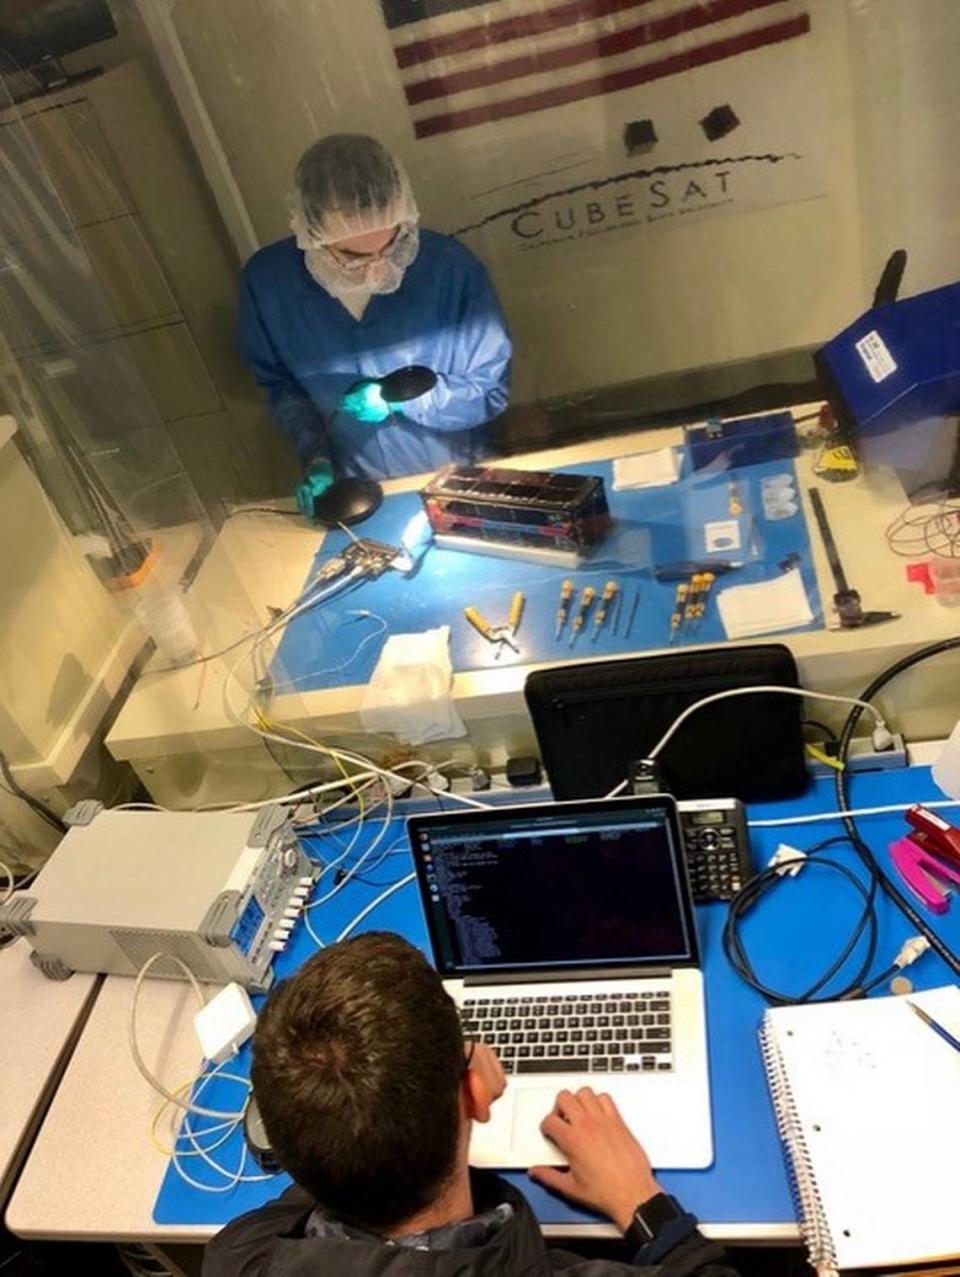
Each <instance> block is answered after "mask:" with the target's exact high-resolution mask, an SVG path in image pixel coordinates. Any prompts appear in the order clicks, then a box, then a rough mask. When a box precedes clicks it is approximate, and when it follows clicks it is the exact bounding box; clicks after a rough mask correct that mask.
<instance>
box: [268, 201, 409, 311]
mask: <svg viewBox="0 0 960 1277" xmlns="http://www.w3.org/2000/svg"><path fill="white" fill-rule="evenodd" d="M292 228H293V230H294V233H295V234H296V237H297V247H298V248H300V249H301V250H302V251H303V255H304V263H305V265H306V267H307V270H308V271H309V273H310V275H311V277H312V278H313V279H314V280H315V281H316V282H317V283H318V284H320V285H321V287H322V288H325V289H326V290H327V292H328V293H331V294H332V295H333V296H334V297H337V298H340V299H341V300H342V299H344V298H347V297H353V298H354V299H356V298H357V297H359V296H363V295H364V294H365V295H366V296H367V297H370V296H373V295H375V294H385V293H395V292H396V291H397V289H398V288H399V287H400V285H401V284H402V283H403V277H404V275H405V274H406V272H407V269H408V268H409V267H410V266H411V265H412V263H413V262H414V261H415V260H416V256H417V253H418V252H419V249H420V229H419V227H418V226H417V225H416V224H415V223H412V224H411V223H405V224H402V225H401V227H400V230H399V231H398V233H397V236H396V238H395V239H394V241H393V243H392V244H390V245H389V247H388V248H386V249H384V251H383V253H382V254H381V255H379V256H377V257H375V258H373V259H372V260H371V261H366V262H364V261H360V262H356V263H352V262H344V261H342V260H340V259H339V258H337V257H335V256H334V254H333V253H332V252H331V251H330V249H329V248H328V247H326V246H325V245H318V244H317V242H316V240H315V239H314V238H313V236H312V235H311V234H310V232H309V230H307V228H306V226H305V225H304V222H303V220H302V219H301V218H299V217H294V219H293V222H292Z"/></svg>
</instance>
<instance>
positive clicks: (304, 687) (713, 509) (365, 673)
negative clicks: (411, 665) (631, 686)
mask: <svg viewBox="0 0 960 1277" xmlns="http://www.w3.org/2000/svg"><path fill="white" fill-rule="evenodd" d="M565 469H566V470H567V471H568V472H569V473H577V474H602V475H603V478H604V481H605V484H606V490H607V498H608V501H609V504H610V510H611V513H612V515H613V517H614V519H615V526H614V529H613V531H612V532H611V534H610V535H609V536H608V537H607V538H606V539H605V541H604V542H603V544H602V545H600V546H599V547H598V548H597V551H596V554H595V556H594V557H593V558H591V559H589V560H588V561H587V562H586V563H585V564H584V566H583V567H582V568H581V569H580V570H579V571H577V572H571V571H569V570H567V569H563V568H553V567H542V566H539V565H537V564H533V563H525V562H518V561H516V560H512V559H504V558H497V557H496V556H494V555H476V554H463V553H461V552H459V551H455V550H447V549H440V548H438V547H436V546H433V547H431V548H430V549H429V550H428V552H427V554H426V555H425V556H424V558H423V560H422V561H421V563H420V565H419V567H418V569H417V571H416V573H415V575H413V576H411V577H403V576H401V575H400V574H399V573H397V572H387V573H385V574H384V575H383V576H382V577H380V578H379V580H376V581H364V582H362V583H361V584H359V585H358V586H356V587H354V588H352V589H348V590H347V591H346V592H345V593H344V594H343V595H341V596H337V597H334V598H332V599H331V600H330V601H329V602H328V603H326V604H323V605H322V606H320V607H318V608H316V609H314V610H313V611H311V612H308V613H305V614H304V615H303V616H301V617H298V618H297V619H296V620H294V621H293V622H291V624H290V625H289V626H288V627H287V630H286V633H285V635H284V637H283V641H282V642H281V644H280V648H279V652H278V654H277V659H276V661H275V663H274V669H273V674H274V679H275V681H276V688H277V692H278V693H279V694H283V693H284V692H285V691H294V690H295V691H299V692H307V691H314V690H317V689H318V688H330V687H347V686H353V685H355V684H361V683H366V682H368V681H369V679H370V675H371V674H372V673H373V670H374V667H375V666H376V663H377V661H378V659H379V656H380V652H381V650H382V647H383V644H384V642H385V641H386V639H387V637H388V635H389V634H397V633H418V632H420V631H421V630H427V629H433V628H434V627H436V626H439V625H449V626H450V630H451V634H450V655H451V660H452V662H453V668H454V670H455V671H456V672H457V673H461V672H464V671H469V670H480V669H490V668H498V667H500V666H506V665H510V664H514V665H518V664H522V665H528V664H533V663H538V662H549V661H558V660H564V661H566V660H571V659H573V660H577V659H584V658H586V657H594V656H604V655H615V654H621V653H626V652H637V651H644V650H647V649H651V648H658V647H664V646H665V645H666V644H667V642H668V639H669V634H670V614H671V612H672V610H673V603H674V599H675V595H676V585H668V584H660V583H659V582H657V581H656V580H654V577H653V565H654V564H655V563H656V564H664V563H672V562H679V561H687V560H692V559H705V558H707V557H708V556H707V554H706V553H705V547H704V539H703V524H704V523H705V522H706V521H707V520H718V519H719V520H723V519H727V518H728V517H729V515H728V507H729V489H730V482H731V480H734V481H735V482H736V484H737V486H738V495H739V498H740V501H741V502H742V504H743V507H744V510H745V511H747V512H751V513H752V515H753V518H754V520H755V534H754V535H753V536H750V537H749V544H748V546H746V547H744V550H743V551H739V552H728V553H725V554H723V555H719V554H718V555H717V556H715V557H724V558H732V559H739V558H743V557H747V555H748V554H749V553H750V552H751V551H752V552H753V553H756V554H757V557H755V558H751V559H749V561H748V562H747V563H746V566H744V567H743V568H742V569H740V570H738V571H736V572H732V573H730V574H729V575H727V576H723V577H720V578H718V580H717V583H716V585H715V586H714V589H713V594H712V596H711V598H710V601H709V606H708V608H707V614H706V616H705V618H704V620H703V623H702V624H701V625H699V626H698V627H697V629H696V632H695V633H692V634H689V635H686V636H683V637H681V638H680V640H679V642H678V644H677V646H680V645H681V644H682V643H685V642H688V643H704V644H708V643H720V642H723V641H724V638H725V636H724V633H723V627H722V625H721V624H720V618H719V616H718V614H717V607H716V594H717V592H718V591H719V590H721V589H723V588H725V587H726V586H728V585H741V584H743V585H745V584H749V583H753V582H757V581H764V580H769V579H771V578H773V577H776V576H777V575H778V574H779V573H780V571H781V564H783V563H785V562H787V561H788V560H792V561H795V562H796V563H797V564H798V566H799V567H800V571H801V573H802V576H803V582H804V585H805V587H806V591H807V596H808V598H809V601H810V608H811V611H812V612H813V615H814V618H815V619H814V622H813V623H812V625H810V626H805V627H801V628H805V629H815V628H819V627H820V625H821V624H822V614H821V608H820V595H819V591H818V589H817V580H816V573H815V571H814V566H813V559H812V554H811V548H810V538H809V536H808V535H807V526H806V520H805V519H804V516H803V514H802V512H799V511H798V513H797V514H795V515H794V516H793V517H791V518H788V519H784V520H782V521H779V522H773V523H771V522H768V521H767V520H766V519H764V517H763V504H762V499H761V483H762V481H763V480H764V479H766V478H770V477H772V476H774V475H783V474H788V473H790V474H793V477H794V482H795V483H797V479H796V472H795V470H794V467H793V463H792V462H791V461H774V462H769V463H766V464H764V465H757V466H748V467H742V468H739V469H736V470H733V471H729V472H727V473H725V474H721V475H713V476H707V477H704V476H703V475H691V474H689V473H688V474H686V475H685V476H684V478H683V479H682V480H681V481H680V482H679V483H677V484H673V485H671V486H669V487H665V488H648V489H642V490H637V491H633V492H614V491H613V471H612V464H611V463H610V462H609V461H604V462H595V463H589V464H584V465H577V466H568V467H565ZM798 500H799V499H798ZM421 509H422V505H421V501H420V497H419V495H418V494H417V493H416V492H408V493H401V494H398V495H395V496H391V497H387V499H386V500H385V501H384V503H383V505H382V506H381V508H380V510H379V511H378V512H377V513H376V514H375V515H374V516H373V517H372V518H371V519H369V520H368V521H367V522H365V523H364V524H363V527H362V529H361V531H362V535H363V536H365V537H370V538H372V539H373V540H375V541H383V542H386V543H387V544H390V545H399V544H400V538H401V535H402V533H403V530H404V528H405V527H406V525H407V523H408V522H409V520H410V519H411V518H412V517H413V516H414V515H415V514H417V513H418V511H420V510H421ZM345 542H346V536H345V535H344V533H342V532H331V533H329V534H328V536H327V537H326V539H325V541H324V544H323V547H322V549H321V551H320V554H319V555H318V557H317V562H316V563H315V564H314V566H313V568H312V569H311V576H312V575H313V573H314V572H315V571H316V568H317V567H318V566H319V564H320V563H321V562H322V561H323V560H324V559H326V558H328V557H329V556H330V555H331V554H333V553H335V552H336V551H338V550H340V549H342V548H343V546H344V544H345ZM794 556H795V557H794ZM567 577H571V578H572V579H573V581H574V583H575V585H576V586H577V588H578V591H579V589H580V588H581V587H583V586H585V585H593V586H595V587H596V588H597V590H598V592H599V591H600V590H602V589H603V585H604V582H605V581H606V580H607V579H609V578H614V579H615V580H617V581H618V582H619V584H620V586H621V588H622V590H623V597H622V599H621V607H622V608H623V613H622V615H621V616H619V617H617V618H616V622H617V623H614V624H608V625H607V626H606V627H605V629H604V630H603V631H601V633H600V635H599V637H598V638H597V640H596V641H592V640H591V635H590V634H589V633H585V634H582V635H581V636H580V637H579V639H578V640H577V643H576V646H575V647H573V648H571V647H570V646H569V642H568V636H569V627H568V629H567V632H566V633H565V634H564V635H563V636H562V638H561V640H560V641H559V642H558V641H557V640H556V638H555V624H556V620H555V619H556V611H557V605H558V602H559V596H560V583H561V582H562V581H563V580H564V579H565V578H567ZM515 590H522V591H523V592H524V594H525V595H526V600H527V601H526V611H525V614H524V618H523V623H522V625H521V628H520V633H519V636H518V642H519V647H520V653H519V655H517V654H514V653H513V652H511V651H510V649H509V648H504V649H503V650H502V651H501V654H500V656H499V657H497V656H496V651H495V648H494V646H493V645H492V644H490V643H488V642H487V641H486V640H485V639H483V638H482V637H481V636H480V635H479V634H477V633H476V631H475V630H474V629H473V628H472V627H471V626H470V625H469V624H468V623H467V621H466V620H465V619H464V617H463V609H464V607H467V606H468V605H471V604H472V605H473V606H475V607H478V608H479V609H480V611H481V612H482V613H483V615H484V616H485V617H486V618H487V620H488V621H489V622H490V623H491V624H493V625H496V624H502V623H504V622H505V621H506V619H507V614H508V612H509V609H510V600H511V597H512V595H513V593H514V591H515ZM638 591H639V603H638V606H637V609H636V613H635V618H634V621H633V625H632V628H631V630H630V633H629V635H628V634H627V633H626V627H627V620H628V618H629V613H630V611H631V609H632V607H633V600H634V597H635V596H636V594H637V592H638ZM577 597H579V594H578V596H577ZM358 612H369V613H372V614H374V615H373V616H366V615H363V616H358V615H357V613H358ZM376 618H382V620H378V619H376ZM384 623H385V624H386V626H387V628H386V629H384Z"/></svg>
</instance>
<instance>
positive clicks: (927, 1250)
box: [767, 986, 960, 1268]
mask: <svg viewBox="0 0 960 1277" xmlns="http://www.w3.org/2000/svg"><path fill="white" fill-rule="evenodd" d="M910 1000H911V1001H914V1002H916V1003H917V1005H918V1006H921V1007H923V1009H924V1010H925V1011H927V1012H928V1014H929V1015H931V1016H933V1018H934V1019H936V1020H938V1021H939V1022H940V1023H941V1024H942V1025H943V1026H944V1027H945V1028H946V1029H948V1030H949V1031H950V1032H951V1033H953V1035H954V1036H955V1037H958V1038H960V988H957V987H956V986H948V987H946V988H942V989H934V990H930V991H928V992H926V993H919V994H911V995H910ZM767 1023H768V1025H769V1026H771V1031H772V1032H773V1034H774V1036H775V1038H776V1043H777V1046H778V1048H779V1050H780V1053H781V1056H782V1060H783V1067H784V1070H785V1073H786V1076H787V1078H788V1079H789V1086H790V1092H791V1094H792V1097H793V1102H794V1105H795V1107H796V1117H797V1120H798V1122H799V1126H800V1128H801V1131H802V1136H803V1139H804V1141H805V1143H806V1147H807V1151H808V1153H809V1157H810V1162H811V1164H812V1167H813V1172H814V1177H815V1180H816V1183H817V1186H818V1188H819V1191H820V1196H821V1199H822V1203H823V1210H824V1214H825V1216H826V1219H827V1222H828V1225H829V1229H830V1233H831V1237H832V1240H833V1244H834V1248H835V1251H836V1255H837V1263H838V1265H839V1266H840V1267H841V1268H856V1267H860V1266H863V1267H869V1266H870V1265H873V1264H895V1263H909V1262H911V1261H914V1260H928V1259H930V1260H932V1259H939V1258H944V1257H953V1256H955V1255H958V1254H960V1210H958V1187H957V1185H958V1183H960V1051H955V1050H954V1049H953V1048H952V1047H951V1046H950V1045H949V1044H948V1043H946V1042H944V1041H943V1040H942V1039H941V1038H940V1037H938V1035H937V1034H936V1033H934V1031H933V1030H932V1029H931V1028H929V1027H928V1026H927V1025H926V1024H924V1023H923V1022H922V1021H921V1020H920V1019H919V1018H918V1017H917V1016H916V1015H914V1013H913V1012H912V1011H911V1010H910V1008H909V1007H908V1006H907V1005H906V1002H905V999H903V998H872V999H870V1000H868V1001H865V1002H846V1003H829V1004H827V1005H824V1006H814V1007H780V1008H777V1009H776V1010H773V1011H770V1012H768V1013H767Z"/></svg>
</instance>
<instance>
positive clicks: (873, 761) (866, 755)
mask: <svg viewBox="0 0 960 1277" xmlns="http://www.w3.org/2000/svg"><path fill="white" fill-rule="evenodd" d="M812 744H814V745H816V746H817V748H818V749H819V750H821V751H822V752H823V753H825V754H826V753H829V750H828V749H827V746H826V742H825V741H822V740H818V741H813V742H812ZM906 766H907V746H906V743H905V741H904V739H903V737H902V736H901V735H900V733H899V732H894V734H893V745H892V746H891V747H890V749H884V750H880V751H878V750H875V749H874V748H873V742H872V740H871V739H870V737H869V736H855V737H854V738H853V740H852V741H851V742H850V749H849V752H848V754H847V770H848V771H852V772H879V771H890V770H892V769H893V768H895V767H906ZM807 770H808V771H809V772H810V774H811V776H833V775H835V774H836V769H835V768H833V767H828V766H827V765H826V763H821V762H820V760H819V759H817V758H811V757H809V756H808V758H807Z"/></svg>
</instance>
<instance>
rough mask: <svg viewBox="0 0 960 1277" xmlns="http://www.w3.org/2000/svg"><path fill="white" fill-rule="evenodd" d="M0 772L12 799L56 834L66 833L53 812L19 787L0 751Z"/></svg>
mask: <svg viewBox="0 0 960 1277" xmlns="http://www.w3.org/2000/svg"><path fill="white" fill-rule="evenodd" d="M0 772H2V773H3V780H4V785H5V788H6V789H7V790H8V792H9V793H11V794H13V796H14V798H19V799H20V800H21V801H22V802H25V803H26V804H27V806H28V807H29V808H30V809H31V811H33V812H35V813H36V814H37V815H38V816H39V817H40V818H41V819H42V820H45V821H46V822H47V824H48V825H50V826H51V828H53V829H56V830H57V832H58V833H61V834H65V833H66V832H67V826H66V825H65V824H64V823H63V821H62V820H61V819H60V817H59V816H58V815H57V813H56V812H55V811H51V809H50V808H49V807H47V806H46V804H45V803H42V802H41V801H40V799H39V798H34V796H33V795H32V794H28V793H27V791H26V790H25V789H22V788H21V787H20V785H19V784H18V783H17V781H16V778H15V777H14V774H13V772H12V771H11V770H10V764H9V763H8V762H7V756H6V754H5V753H4V752H3V750H0Z"/></svg>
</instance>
